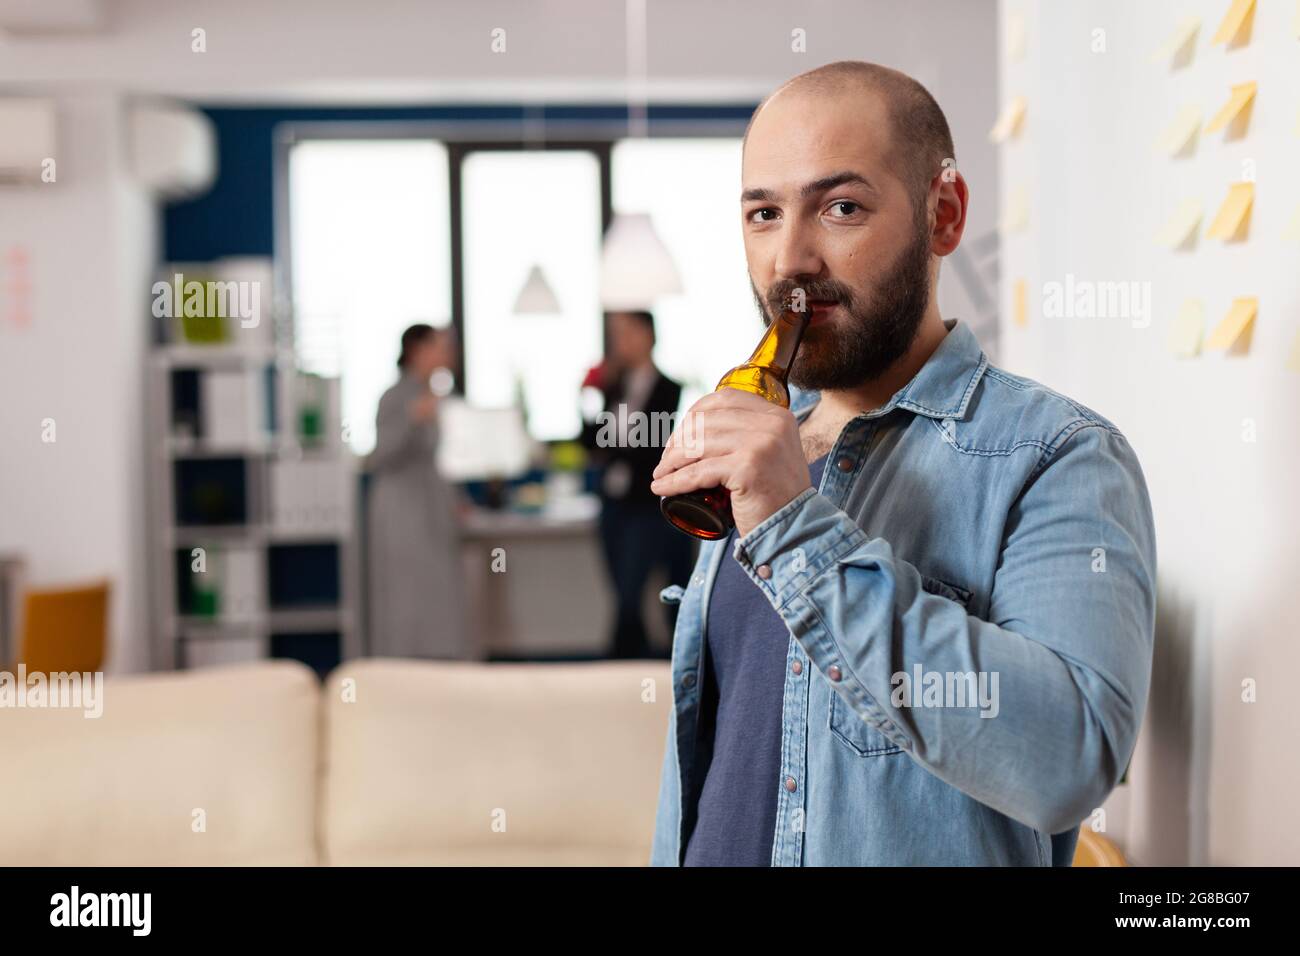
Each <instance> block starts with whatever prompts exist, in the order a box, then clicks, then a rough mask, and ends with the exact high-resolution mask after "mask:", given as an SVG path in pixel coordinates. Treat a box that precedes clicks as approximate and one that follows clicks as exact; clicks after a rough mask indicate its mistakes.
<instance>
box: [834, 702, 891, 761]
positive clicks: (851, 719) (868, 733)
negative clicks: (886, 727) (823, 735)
mask: <svg viewBox="0 0 1300 956" xmlns="http://www.w3.org/2000/svg"><path fill="white" fill-rule="evenodd" d="M830 694H831V706H830V715H829V717H828V720H827V726H828V727H829V728H830V732H831V733H832V734H833V735H834V736H835V737H837V738H838V739H839V740H840V742H841V743H843V744H844V745H845V746H847V747H848V748H849V749H850V750H852V751H853V752H854V753H856V754H857V755H858V756H859V757H883V756H884V755H885V754H896V753H902V752H903V748H902V747H900V746H898V744H896V743H894V742H893V741H892V740H890V739H889V738H888V737H886V736H885V735H884V734H882V733H881V732H880V731H878V730H877V729H876V728H875V727H872V726H871V725H870V724H869V723H867V722H866V721H865V720H863V719H862V718H861V717H859V716H858V712H857V711H856V710H854V709H853V706H852V705H851V704H849V702H848V701H846V700H845V699H844V698H843V697H841V696H840V695H839V694H838V693H836V692H835V691H834V690H832V691H831V692H830Z"/></svg>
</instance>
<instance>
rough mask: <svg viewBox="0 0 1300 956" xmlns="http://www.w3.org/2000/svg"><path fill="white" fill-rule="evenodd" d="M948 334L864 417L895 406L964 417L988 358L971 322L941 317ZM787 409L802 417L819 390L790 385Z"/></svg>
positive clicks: (935, 415)
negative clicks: (912, 371)
mask: <svg viewBox="0 0 1300 956" xmlns="http://www.w3.org/2000/svg"><path fill="white" fill-rule="evenodd" d="M943 324H944V326H945V327H946V328H947V329H948V334H947V335H945V336H944V339H943V341H942V342H940V343H939V347H938V348H937V349H935V350H934V352H933V353H932V354H931V355H930V357H929V358H928V359H926V361H925V364H924V365H923V366H921V370H920V371H919V372H917V373H916V374H915V375H914V376H912V380H911V381H910V382H908V383H907V384H906V385H904V386H903V387H902V388H900V389H899V390H898V391H897V392H895V393H894V395H893V397H892V398H890V399H889V401H888V402H886V403H885V404H884V405H882V406H880V407H879V408H875V409H872V410H871V411H869V412H866V413H865V414H864V415H862V416H861V417H863V418H879V417H880V416H881V415H886V414H888V413H889V412H891V411H893V410H894V409H895V408H905V409H907V410H908V411H911V412H915V413H916V414H918V415H925V416H927V417H928V418H939V419H946V418H957V419H960V418H964V417H965V415H966V406H967V405H968V404H970V399H971V395H973V394H974V392H975V386H976V385H978V384H979V381H980V379H981V378H982V377H983V375H984V370H985V369H987V368H988V365H989V360H988V357H987V356H985V354H984V350H983V349H981V348H980V344H979V341H978V340H977V339H976V338H975V333H974V332H972V331H971V330H970V326H969V325H966V324H964V323H962V322H958V321H957V320H956V319H944V320H943ZM790 391H791V400H790V410H791V411H792V412H794V414H795V417H796V418H798V419H800V420H801V421H802V420H803V419H804V418H806V417H807V415H808V413H809V412H811V411H812V409H813V406H815V405H816V404H817V403H818V402H819V401H820V400H821V392H818V391H814V390H812V389H807V390H805V389H801V388H798V387H797V386H791V388H790Z"/></svg>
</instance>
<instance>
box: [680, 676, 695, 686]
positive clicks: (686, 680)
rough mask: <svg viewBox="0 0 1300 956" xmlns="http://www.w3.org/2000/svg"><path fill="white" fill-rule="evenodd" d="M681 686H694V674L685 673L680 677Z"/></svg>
mask: <svg viewBox="0 0 1300 956" xmlns="http://www.w3.org/2000/svg"><path fill="white" fill-rule="evenodd" d="M682 686H683V687H694V686H695V675H694V674H687V675H686V676H685V677H683V678H682Z"/></svg>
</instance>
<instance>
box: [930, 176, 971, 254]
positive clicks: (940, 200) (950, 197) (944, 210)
mask: <svg viewBox="0 0 1300 956" xmlns="http://www.w3.org/2000/svg"><path fill="white" fill-rule="evenodd" d="M930 194H931V196H934V197H935V199H934V229H933V231H932V233H931V235H930V251H931V252H933V253H934V254H935V255H936V256H946V255H949V254H950V253H951V252H952V251H953V250H954V249H956V248H957V246H958V245H960V244H961V237H962V233H963V232H965V231H966V206H967V204H968V202H969V200H970V192H969V190H968V189H967V188H966V180H965V179H963V178H962V174H961V173H959V172H957V170H956V168H955V167H945V168H944V170H943V172H941V173H940V174H939V175H938V176H935V177H934V179H932V180H931V181H930Z"/></svg>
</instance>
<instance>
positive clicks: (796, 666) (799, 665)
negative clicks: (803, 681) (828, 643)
mask: <svg viewBox="0 0 1300 956" xmlns="http://www.w3.org/2000/svg"><path fill="white" fill-rule="evenodd" d="M790 670H792V671H794V672H795V673H796V674H802V673H803V664H802V663H800V662H799V661H795V662H794V663H793V664H791V665H790Z"/></svg>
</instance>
